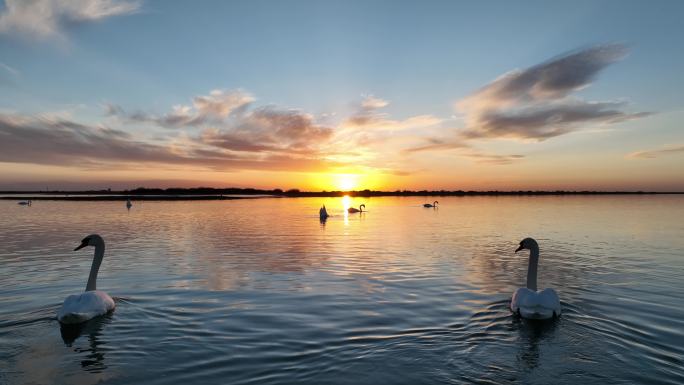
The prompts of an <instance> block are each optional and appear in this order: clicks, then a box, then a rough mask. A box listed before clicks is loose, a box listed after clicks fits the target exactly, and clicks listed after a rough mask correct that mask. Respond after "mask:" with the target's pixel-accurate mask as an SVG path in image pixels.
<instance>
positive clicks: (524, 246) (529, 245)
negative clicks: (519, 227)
mask: <svg viewBox="0 0 684 385" xmlns="http://www.w3.org/2000/svg"><path fill="white" fill-rule="evenodd" d="M534 248H537V249H538V248H539V245H537V241H535V240H534V239H532V238H525V239H523V240H522V241H520V245H519V246H518V248H517V249H515V252H516V253H517V252H518V251H520V250H532V249H534Z"/></svg>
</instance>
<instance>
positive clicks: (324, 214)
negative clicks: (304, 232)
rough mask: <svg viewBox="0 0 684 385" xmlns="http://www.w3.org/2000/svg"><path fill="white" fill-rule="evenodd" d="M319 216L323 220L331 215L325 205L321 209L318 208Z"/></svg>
mask: <svg viewBox="0 0 684 385" xmlns="http://www.w3.org/2000/svg"><path fill="white" fill-rule="evenodd" d="M318 216H319V217H320V218H321V220H322V221H324V220H326V219H328V217H329V216H330V215H328V210H326V209H325V205H323V207H321V209H320V210H318Z"/></svg>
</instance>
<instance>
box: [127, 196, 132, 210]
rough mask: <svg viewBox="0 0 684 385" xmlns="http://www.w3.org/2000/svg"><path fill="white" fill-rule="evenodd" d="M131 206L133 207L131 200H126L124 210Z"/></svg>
mask: <svg viewBox="0 0 684 385" xmlns="http://www.w3.org/2000/svg"><path fill="white" fill-rule="evenodd" d="M131 206H133V203H131V198H128V199H126V208H127V209H129V210H130V209H131Z"/></svg>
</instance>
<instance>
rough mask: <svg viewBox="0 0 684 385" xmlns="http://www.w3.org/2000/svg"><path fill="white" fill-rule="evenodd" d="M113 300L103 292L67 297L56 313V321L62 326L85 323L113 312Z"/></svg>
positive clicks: (94, 291)
mask: <svg viewBox="0 0 684 385" xmlns="http://www.w3.org/2000/svg"><path fill="white" fill-rule="evenodd" d="M115 306H116V305H115V304H114V300H113V299H112V297H110V296H109V295H107V293H105V292H104V291H99V290H93V291H86V292H85V293H81V294H74V295H70V296H68V297H67V298H66V299H65V300H64V303H63V304H62V307H61V308H60V309H59V311H58V312H57V319H58V320H59V322H61V323H64V324H76V323H81V322H85V321H87V320H89V319H91V318H95V317H97V316H100V315H103V314H106V313H108V312H109V311H111V310H114V307H115Z"/></svg>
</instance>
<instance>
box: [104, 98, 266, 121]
mask: <svg viewBox="0 0 684 385" xmlns="http://www.w3.org/2000/svg"><path fill="white" fill-rule="evenodd" d="M254 100H255V98H254V97H253V96H252V95H250V94H248V93H246V92H244V91H242V90H232V91H227V90H213V91H211V92H210V93H209V95H200V96H196V97H194V98H193V99H192V105H177V106H174V107H173V108H172V110H171V111H170V112H168V113H166V114H163V115H155V114H151V113H147V112H142V111H135V112H131V113H129V112H126V111H125V110H124V109H123V108H122V107H121V106H119V105H116V104H107V105H106V106H105V107H106V114H107V115H109V116H116V117H119V118H121V119H123V121H124V122H128V123H136V122H137V123H154V124H156V125H159V126H161V127H165V128H182V127H188V126H200V125H203V124H208V123H220V122H222V121H224V120H225V119H226V118H228V117H229V116H230V115H231V114H233V113H235V112H239V111H243V110H244V109H245V108H247V107H248V106H249V105H250V104H251V103H252V102H254Z"/></svg>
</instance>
